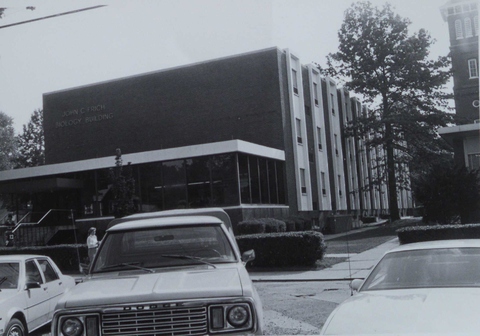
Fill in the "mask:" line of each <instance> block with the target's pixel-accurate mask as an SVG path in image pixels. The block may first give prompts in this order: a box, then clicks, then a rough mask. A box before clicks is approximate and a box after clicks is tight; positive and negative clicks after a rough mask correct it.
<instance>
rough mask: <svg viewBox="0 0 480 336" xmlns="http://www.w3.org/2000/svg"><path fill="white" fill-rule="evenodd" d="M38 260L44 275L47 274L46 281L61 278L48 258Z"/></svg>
mask: <svg viewBox="0 0 480 336" xmlns="http://www.w3.org/2000/svg"><path fill="white" fill-rule="evenodd" d="M37 261H38V263H39V264H40V268H41V270H42V272H43V275H44V276H45V281H46V282H50V281H55V280H58V279H59V277H58V274H57V272H55V270H54V269H53V267H52V265H50V263H49V262H48V260H46V259H41V260H37Z"/></svg>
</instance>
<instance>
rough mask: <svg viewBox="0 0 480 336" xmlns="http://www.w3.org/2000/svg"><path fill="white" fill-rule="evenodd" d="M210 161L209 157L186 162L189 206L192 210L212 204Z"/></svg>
mask: <svg viewBox="0 0 480 336" xmlns="http://www.w3.org/2000/svg"><path fill="white" fill-rule="evenodd" d="M209 161H210V158H209V157H201V158H195V159H187V160H185V163H186V168H187V171H186V173H187V192H188V204H189V206H190V207H192V208H202V207H206V206H209V205H210V204H211V203H212V198H211V194H212V183H211V176H210V171H209Z"/></svg>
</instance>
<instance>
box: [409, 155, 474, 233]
mask: <svg viewBox="0 0 480 336" xmlns="http://www.w3.org/2000/svg"><path fill="white" fill-rule="evenodd" d="M414 194H415V198H416V199H417V200H418V201H419V202H420V203H422V204H423V206H424V211H425V215H424V221H426V222H437V223H440V224H449V223H455V222H457V221H458V219H459V218H461V221H462V223H468V222H469V217H470V214H471V213H472V212H474V211H475V210H478V205H479V204H480V170H478V169H477V170H468V169H467V168H465V167H456V166H454V165H453V163H450V164H447V165H445V164H442V165H435V166H433V167H432V168H431V169H430V171H429V172H428V173H427V174H425V175H423V176H422V177H421V178H419V180H418V182H417V183H416V186H415V188H414Z"/></svg>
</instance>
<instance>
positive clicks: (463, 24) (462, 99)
mask: <svg viewBox="0 0 480 336" xmlns="http://www.w3.org/2000/svg"><path fill="white" fill-rule="evenodd" d="M440 11H441V13H442V17H443V19H444V20H445V21H447V22H448V28H449V33H450V57H451V59H452V71H453V83H454V87H453V93H454V97H455V110H456V117H455V121H456V124H457V125H463V124H472V123H478V122H480V121H479V119H480V116H479V93H478V88H479V64H478V1H477V0H449V1H448V2H447V3H446V4H445V5H443V6H442V7H441V8H440Z"/></svg>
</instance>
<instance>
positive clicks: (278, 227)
mask: <svg viewBox="0 0 480 336" xmlns="http://www.w3.org/2000/svg"><path fill="white" fill-rule="evenodd" d="M261 221H263V222H264V223H265V232H266V233H271V232H285V231H287V224H285V222H284V221H281V220H278V219H274V218H263V219H261Z"/></svg>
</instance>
